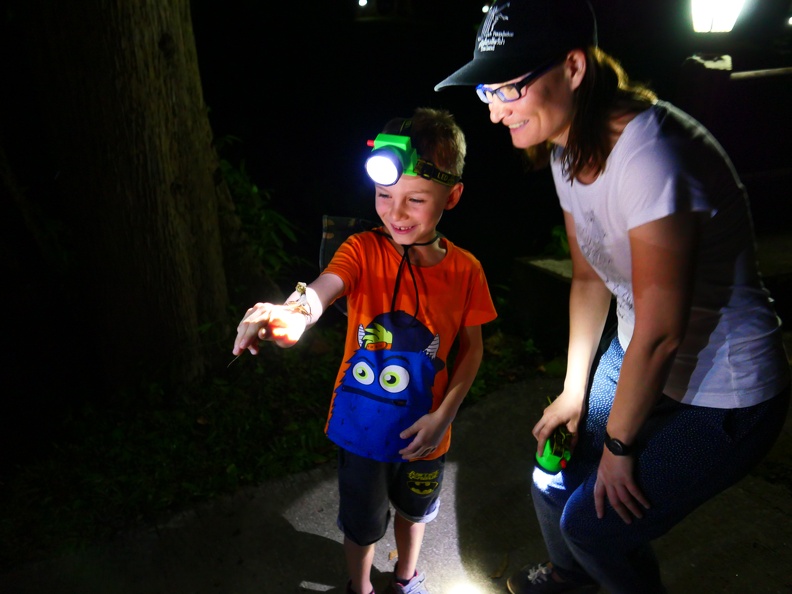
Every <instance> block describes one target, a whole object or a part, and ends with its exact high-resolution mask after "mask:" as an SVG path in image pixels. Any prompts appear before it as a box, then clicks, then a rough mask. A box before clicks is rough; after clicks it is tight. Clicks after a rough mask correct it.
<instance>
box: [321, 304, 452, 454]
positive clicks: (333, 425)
mask: <svg viewBox="0 0 792 594" xmlns="http://www.w3.org/2000/svg"><path fill="white" fill-rule="evenodd" d="M358 344H359V345H360V348H359V349H358V350H357V351H355V353H354V354H353V355H352V357H350V358H349V360H348V361H346V363H347V364H348V367H347V368H346V370H345V371H344V377H343V379H342V380H341V384H340V385H339V386H338V388H337V389H336V393H335V400H334V401H333V408H332V411H331V415H330V420H329V421H328V426H327V436H328V437H329V438H330V439H331V440H333V442H335V443H336V444H338V445H339V446H341V447H343V448H344V449H347V450H349V451H351V452H353V453H355V454H358V455H359V456H365V457H367V458H372V459H374V460H379V461H381V462H403V461H404V460H403V459H402V457H401V456H400V455H399V450H400V449H402V448H404V447H406V446H407V444H409V443H410V441H411V439H412V438H410V439H401V438H400V437H399V433H400V432H402V431H403V430H404V429H406V428H407V427H409V426H410V425H412V424H413V423H414V422H415V421H417V420H418V419H419V418H421V417H422V416H423V415H425V414H426V413H428V412H429V411H430V410H431V408H432V386H433V385H434V379H435V375H436V374H437V372H438V371H440V370H441V369H442V368H443V367H444V363H443V362H442V361H441V360H439V359H437V358H436V353H437V348H438V346H439V344H440V337H439V336H438V335H433V334H432V333H431V332H430V331H429V329H428V328H426V326H424V325H423V324H422V323H421V322H419V321H418V320H417V319H415V318H414V317H413V316H411V315H409V314H408V313H406V312H404V311H394V312H390V313H385V314H381V315H379V316H377V317H376V318H374V319H373V320H372V321H371V322H370V323H369V324H368V325H367V326H365V327H364V326H363V324H361V325H360V326H359V327H358Z"/></svg>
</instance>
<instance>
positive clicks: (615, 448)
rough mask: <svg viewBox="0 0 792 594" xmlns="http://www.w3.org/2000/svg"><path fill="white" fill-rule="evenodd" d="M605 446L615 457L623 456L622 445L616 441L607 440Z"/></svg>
mask: <svg viewBox="0 0 792 594" xmlns="http://www.w3.org/2000/svg"><path fill="white" fill-rule="evenodd" d="M606 444H607V446H608V449H609V450H610V451H611V452H613V453H614V454H616V455H617V456H623V455H624V445H623V444H622V442H620V441H619V440H618V439H609V440H608V441H607V442H606Z"/></svg>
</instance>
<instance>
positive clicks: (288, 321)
mask: <svg viewBox="0 0 792 594" xmlns="http://www.w3.org/2000/svg"><path fill="white" fill-rule="evenodd" d="M305 326H306V319H305V316H304V315H303V314H302V313H300V312H297V311H294V310H292V309H290V308H288V307H284V306H282V305H274V304H272V303H256V305H254V306H253V307H251V308H250V309H249V310H247V312H246V313H245V317H244V318H242V321H241V322H240V323H239V326H237V337H236V340H235V341H234V349H233V351H232V352H233V353H234V355H239V354H240V353H242V352H243V351H244V350H245V349H247V350H249V351H250V352H251V353H252V354H254V355H258V352H259V349H258V345H259V342H260V341H262V340H271V341H273V342H275V344H277V345H278V346H279V347H281V348H287V347H290V346H294V345H295V344H296V343H297V341H298V340H300V337H301V336H302V334H303V332H305Z"/></svg>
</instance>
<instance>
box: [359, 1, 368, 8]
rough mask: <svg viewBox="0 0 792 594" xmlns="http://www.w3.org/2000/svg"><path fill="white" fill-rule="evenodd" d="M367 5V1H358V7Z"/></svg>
mask: <svg viewBox="0 0 792 594" xmlns="http://www.w3.org/2000/svg"><path fill="white" fill-rule="evenodd" d="M367 4H368V0H358V6H360V7H363V6H366V5H367Z"/></svg>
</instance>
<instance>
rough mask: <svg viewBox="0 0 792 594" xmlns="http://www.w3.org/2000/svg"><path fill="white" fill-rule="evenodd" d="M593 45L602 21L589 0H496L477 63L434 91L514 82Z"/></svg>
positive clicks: (480, 35) (479, 35) (479, 37)
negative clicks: (576, 50)
mask: <svg viewBox="0 0 792 594" xmlns="http://www.w3.org/2000/svg"><path fill="white" fill-rule="evenodd" d="M590 45H597V21H596V18H595V16H594V10H593V8H592V7H591V4H589V2H588V0H496V1H495V2H494V3H493V4H492V6H490V9H489V11H488V12H487V16H486V17H484V20H483V21H482V23H481V25H480V26H479V29H478V33H477V34H476V45H475V47H474V50H473V59H472V60H471V61H470V62H468V63H467V64H465V65H464V66H462V68H460V69H459V70H457V71H456V72H454V73H453V74H452V75H451V76H449V77H448V78H446V79H445V80H444V81H442V82H440V83H438V84H437V85H435V88H434V89H435V91H440V90H441V89H444V88H445V87H450V86H465V85H467V86H472V85H478V84H482V83H493V82H500V81H504V80H511V79H513V78H517V77H518V76H522V75H523V74H526V73H529V72H531V71H533V70H535V69H536V68H539V67H541V66H543V65H545V64H547V63H548V62H549V61H551V60H555V59H561V58H562V57H563V56H564V54H565V53H566V52H568V51H569V50H572V49H576V48H586V47H588V46H590Z"/></svg>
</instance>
